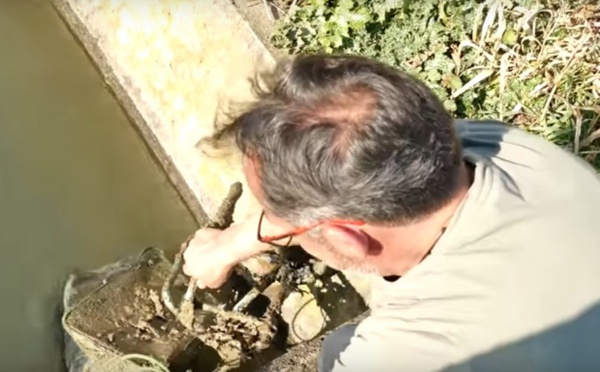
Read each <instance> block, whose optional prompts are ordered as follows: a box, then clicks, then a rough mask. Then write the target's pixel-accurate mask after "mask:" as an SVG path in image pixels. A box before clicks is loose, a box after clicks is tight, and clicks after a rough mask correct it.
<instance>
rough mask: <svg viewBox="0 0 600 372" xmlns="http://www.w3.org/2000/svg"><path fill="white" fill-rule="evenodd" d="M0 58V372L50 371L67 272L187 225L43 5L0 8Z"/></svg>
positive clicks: (170, 240)
mask: <svg viewBox="0 0 600 372" xmlns="http://www.w3.org/2000/svg"><path fill="white" fill-rule="evenodd" d="M0 54H1V55H2V57H1V58H0V299H1V300H0V303H1V312H0V314H1V316H0V371H7V372H19V371H27V372H36V371H44V372H53V371H60V370H61V354H60V351H61V350H60V349H61V340H60V338H59V336H58V335H59V334H60V332H59V323H58V315H59V314H58V304H59V302H60V297H61V293H60V292H61V289H62V284H63V281H64V280H65V279H66V276H67V273H69V272H70V271H71V269H74V268H82V269H90V268H96V267H98V266H100V265H103V264H106V263H109V262H113V261H116V260H118V259H120V258H122V257H123V256H125V255H128V254H132V253H134V252H137V251H140V250H142V249H144V248H146V247H148V246H151V245H156V246H159V247H163V248H169V247H174V246H177V245H178V244H179V243H180V242H181V241H183V240H184V239H185V237H186V236H187V235H188V234H190V233H191V232H193V231H194V230H195V228H196V222H195V219H194V217H193V216H192V214H191V213H190V211H189V210H188V208H187V207H186V205H185V203H184V202H183V201H182V198H181V197H180V195H179V194H178V192H177V191H176V190H175V188H174V187H173V186H172V185H171V183H170V181H169V179H168V177H167V176H166V175H165V174H164V172H163V170H162V167H161V166H160V164H159V163H158V162H157V161H156V160H155V159H154V157H153V155H152V153H151V152H150V151H149V149H148V148H147V146H146V144H145V143H144V141H143V140H142V138H141V137H140V136H139V133H137V130H136V129H135V128H134V126H133V125H132V124H131V123H130V122H129V120H128V118H127V115H126V114H125V113H124V112H123V110H122V109H121V107H120V106H119V104H118V102H117V101H116V100H115V98H114V97H113V96H112V95H111V93H110V92H109V91H108V89H107V87H106V86H105V84H104V82H103V81H102V78H101V76H100V74H99V73H98V71H97V70H96V68H95V66H94V65H93V63H92V61H90V60H89V59H88V57H87V56H86V54H85V52H84V51H83V50H82V48H81V47H80V45H78V42H77V40H76V39H75V38H74V37H73V36H72V35H71V34H70V32H69V30H68V28H67V27H66V26H65V25H64V23H63V22H62V21H61V19H60V17H59V16H58V15H57V14H56V13H55V12H54V9H53V8H52V7H51V5H50V4H49V3H48V2H47V1H43V0H2V1H0Z"/></svg>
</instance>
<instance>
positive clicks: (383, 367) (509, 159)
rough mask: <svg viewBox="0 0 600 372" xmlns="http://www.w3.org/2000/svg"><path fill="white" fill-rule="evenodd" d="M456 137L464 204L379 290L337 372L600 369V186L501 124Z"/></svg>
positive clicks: (560, 154)
mask: <svg viewBox="0 0 600 372" xmlns="http://www.w3.org/2000/svg"><path fill="white" fill-rule="evenodd" d="M457 131H458V133H459V135H460V137H461V139H462V143H463V147H464V154H465V158H466V160H468V161H469V162H471V163H473V164H474V165H475V178H474V183H473V185H472V187H471V189H470V191H469V193H468V196H467V198H466V199H465V201H464V202H463V204H462V205H461V207H460V208H459V210H458V211H457V213H456V214H455V216H454V218H453V220H452V223H451V225H450V226H449V228H448V229H447V231H446V233H445V234H444V235H443V237H442V238H441V239H440V241H439V242H438V243H437V245H436V246H435V248H434V249H433V251H432V253H431V255H430V256H429V257H427V258H426V259H425V260H424V261H423V262H422V263H421V264H419V265H418V266H417V267H415V268H414V269H412V270H411V271H410V272H408V273H407V274H406V275H405V276H404V277H402V278H401V279H399V280H397V281H396V282H393V283H387V282H383V281H382V282H381V283H379V285H378V286H377V287H376V288H375V289H374V293H373V296H374V297H373V299H372V303H373V313H372V316H371V317H369V318H368V319H367V320H365V321H364V322H363V323H361V324H360V325H359V327H358V329H357V335H356V336H355V337H354V338H353V339H352V342H351V344H350V346H349V347H348V348H347V349H346V350H345V351H344V352H343V353H342V354H341V356H340V359H339V360H338V362H337V363H336V366H335V367H334V371H335V372H349V371H374V372H384V371H410V372H413V371H438V370H444V371H469V372H484V371H486V372H487V371H510V372H513V371H540V372H541V371H544V372H548V371H569V372H575V371H600V302H599V301H600V178H599V177H598V175H597V174H596V172H595V171H594V169H593V168H592V167H590V166H589V165H588V164H586V163H585V162H584V161H583V160H580V159H579V158H577V157H575V156H574V155H572V154H570V153H568V152H567V151H564V150H562V149H560V148H559V147H557V146H554V145H552V144H550V143H548V142H546V141H545V140H543V139H542V138H539V137H537V136H534V135H531V134H527V133H525V132H523V131H521V130H518V129H515V128H511V127H507V126H504V125H502V124H500V123H493V122H485V123H483V122H482V123H477V122H467V121H461V122H458V123H457Z"/></svg>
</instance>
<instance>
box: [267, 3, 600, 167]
mask: <svg viewBox="0 0 600 372" xmlns="http://www.w3.org/2000/svg"><path fill="white" fill-rule="evenodd" d="M272 43H273V44H274V45H275V46H276V47H278V48H280V49H283V50H285V51H287V52H289V53H292V54H295V53H302V52H327V53H351V54H361V55H367V56H370V57H375V58H377V59H379V60H382V61H384V62H387V63H390V64H392V65H394V66H398V67H400V68H402V69H403V70H405V71H408V72H410V73H413V74H416V75H417V76H418V77H420V78H421V79H422V80H424V81H425V82H426V83H427V84H428V85H429V86H430V87H431V88H432V89H433V90H434V91H435V92H436V93H437V94H438V95H439V96H440V97H441V98H442V100H443V101H444V104H445V106H446V107H447V108H448V110H450V112H452V114H453V115H454V116H456V117H464V118H472V119H478V118H494V119H500V120H503V121H506V122H509V123H513V124H516V125H519V126H521V127H523V128H525V129H526V130H528V131H531V132H535V133H539V134H541V135H543V136H544V137H546V138H548V139H549V140H551V141H553V142H555V143H557V144H559V145H561V146H563V147H566V148H568V149H570V150H571V151H573V152H575V153H577V154H579V155H581V156H583V157H584V158H586V159H587V160H588V161H590V162H592V163H594V164H595V165H596V166H598V167H599V168H600V156H598V154H600V5H597V4H596V1H595V0H588V1H584V0H562V1H561V0H546V1H536V0H420V1H409V0H329V1H327V0H306V1H303V2H300V5H299V6H292V8H291V9H289V11H288V14H287V16H286V17H285V18H284V19H283V20H282V21H280V23H279V24H278V27H277V30H276V32H275V33H274V35H273V36H272Z"/></svg>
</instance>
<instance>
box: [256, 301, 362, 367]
mask: <svg viewBox="0 0 600 372" xmlns="http://www.w3.org/2000/svg"><path fill="white" fill-rule="evenodd" d="M369 313H370V312H369V311H365V312H363V313H362V314H360V315H358V316H357V317H355V318H354V319H352V320H350V321H348V322H346V323H344V324H342V325H341V326H340V327H343V326H344V325H347V324H357V323H360V322H361V321H362V320H364V319H365V318H366V317H367V316H368V315H369ZM338 328H339V327H337V328H336V329H338ZM334 331H335V330H332V331H330V332H327V333H326V334H325V335H322V336H321V337H317V338H315V339H313V340H311V341H308V342H305V343H302V344H300V345H297V346H294V347H293V348H291V349H290V350H288V351H287V352H286V353H285V354H283V355H282V356H280V357H279V358H276V359H274V360H272V361H271V362H270V363H268V364H266V365H264V366H262V367H260V368H259V369H258V370H257V371H256V372H317V371H318V368H317V366H318V358H319V353H320V351H321V345H322V343H323V340H324V339H325V338H326V337H327V336H328V335H329V334H331V333H332V332H334Z"/></svg>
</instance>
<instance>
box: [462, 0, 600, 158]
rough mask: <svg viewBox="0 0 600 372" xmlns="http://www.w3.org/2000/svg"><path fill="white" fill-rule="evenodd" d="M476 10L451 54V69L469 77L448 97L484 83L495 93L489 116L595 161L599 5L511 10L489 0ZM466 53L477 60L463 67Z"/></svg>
mask: <svg viewBox="0 0 600 372" xmlns="http://www.w3.org/2000/svg"><path fill="white" fill-rule="evenodd" d="M554 3H555V4H556V3H557V2H556V1H555V2H554ZM477 15H478V17H477V22H475V24H474V26H473V31H472V34H471V37H470V39H469V40H464V41H463V42H462V43H461V44H460V46H459V47H458V48H456V49H455V50H454V51H453V54H452V56H453V59H454V62H455V64H456V66H457V67H456V71H455V72H454V73H455V74H456V75H457V76H459V77H461V78H462V79H463V81H467V80H465V77H468V82H467V83H466V84H464V85H463V86H462V87H460V88H458V89H456V90H455V91H454V92H453V97H454V98H456V97H459V96H461V95H463V94H468V92H470V91H472V90H474V89H476V88H478V89H480V88H482V87H483V88H485V89H486V90H487V89H488V88H489V91H488V94H490V95H494V96H497V98H498V99H497V101H495V102H496V103H497V104H496V105H494V106H496V107H488V109H489V110H490V112H489V113H488V114H489V115H490V116H493V117H495V118H497V119H500V120H504V121H510V122H513V123H515V124H518V125H520V126H523V127H524V128H526V129H527V130H529V131H532V132H536V133H539V134H541V135H543V136H544V137H546V138H548V139H549V140H551V141H553V142H556V143H558V144H559V145H562V146H564V147H567V148H568V149H570V150H571V151H573V152H575V153H576V154H579V155H581V156H583V157H584V158H586V159H587V160H588V161H590V162H592V163H595V164H596V165H597V166H600V157H599V156H598V154H600V141H599V139H600V5H597V4H590V5H586V6H583V7H578V8H577V9H574V8H573V7H572V4H570V2H567V1H562V2H559V3H558V4H556V5H555V6H553V7H552V8H550V7H546V8H543V7H539V8H536V9H531V8H530V9H526V8H521V7H515V8H512V9H509V8H507V7H506V5H505V2H504V1H501V0H490V1H488V2H486V3H485V4H483V5H482V6H481V7H480V8H479V9H478V12H477ZM464 58H470V60H469V63H467V65H468V66H475V67H470V68H468V69H467V68H465V69H463V68H462V67H461V65H462V63H461V62H462V59H464ZM473 58H475V59H476V60H475V63H473V62H474V61H473V60H472V59H473Z"/></svg>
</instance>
